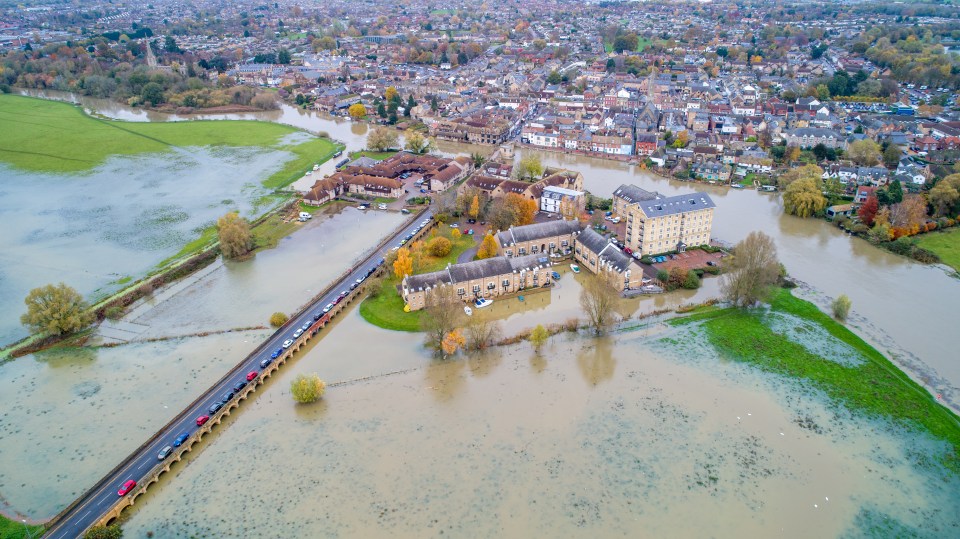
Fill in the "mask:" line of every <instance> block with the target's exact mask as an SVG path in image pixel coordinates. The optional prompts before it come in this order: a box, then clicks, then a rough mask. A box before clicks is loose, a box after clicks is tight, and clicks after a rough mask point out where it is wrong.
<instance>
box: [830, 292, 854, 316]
mask: <svg viewBox="0 0 960 539" xmlns="http://www.w3.org/2000/svg"><path fill="white" fill-rule="evenodd" d="M851 303H852V302H851V301H850V298H848V297H847V295H846V294H841V295H840V297H838V298H837V299H835V300H833V303H832V304H830V307H831V309H832V310H833V317H834V318H836V319H837V320H840V321H841V322H843V321H844V320H846V319H847V315H848V314H850V305H851Z"/></svg>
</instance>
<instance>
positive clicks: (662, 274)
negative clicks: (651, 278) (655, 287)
mask: <svg viewBox="0 0 960 539" xmlns="http://www.w3.org/2000/svg"><path fill="white" fill-rule="evenodd" d="M657 280H658V281H660V282H661V283H664V284H666V283H667V281H669V280H670V273H668V272H667V270H657Z"/></svg>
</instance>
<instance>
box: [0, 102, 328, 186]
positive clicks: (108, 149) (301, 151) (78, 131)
mask: <svg viewBox="0 0 960 539" xmlns="http://www.w3.org/2000/svg"><path fill="white" fill-rule="evenodd" d="M0 124H2V125H3V126H4V128H3V129H2V130H0V161H5V162H7V163H10V164H11V165H13V166H15V167H17V168H20V169H24V170H29V171H36V172H82V171H87V170H90V169H93V168H94V167H97V166H99V165H101V164H103V163H104V161H106V159H107V158H108V157H110V156H116V155H135V154H143V153H151V152H166V151H170V150H173V149H175V148H182V147H192V146H194V147H195V146H233V147H240V146H250V147H263V148H267V149H272V150H280V151H288V152H291V153H292V154H294V155H295V156H296V158H295V159H291V160H290V161H288V162H287V163H286V164H285V165H284V167H283V168H282V169H281V170H279V171H277V172H275V173H274V174H273V175H271V176H270V177H269V178H265V179H264V180H263V186H264V187H267V188H277V187H283V186H285V185H287V184H289V183H290V182H292V181H293V180H295V179H296V178H298V177H300V176H301V175H302V173H303V171H304V170H307V169H308V168H309V167H311V166H312V165H313V164H314V163H320V162H323V161H326V160H327V159H329V158H330V156H331V155H333V153H334V152H335V151H336V150H337V149H338V146H337V145H336V144H335V143H334V142H332V141H331V140H329V139H326V138H317V137H313V136H310V135H308V134H307V133H304V132H303V131H301V130H298V129H296V128H293V127H289V126H285V125H280V124H275V123H269V122H258V121H246V120H195V121H188V122H156V123H155V122H121V121H112V120H102V119H99V118H93V117H91V116H88V115H86V114H85V113H84V112H83V110H81V109H80V108H79V107H77V106H75V105H70V104H67V103H60V102H55V101H47V100H44V99H36V98H32V97H23V96H15V95H0ZM297 135H302V136H297Z"/></svg>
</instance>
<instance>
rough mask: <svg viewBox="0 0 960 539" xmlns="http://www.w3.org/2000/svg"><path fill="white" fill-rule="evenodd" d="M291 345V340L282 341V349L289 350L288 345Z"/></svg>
mask: <svg viewBox="0 0 960 539" xmlns="http://www.w3.org/2000/svg"><path fill="white" fill-rule="evenodd" d="M291 344H293V339H287V340H285V341H283V347H284V348H290V345H291Z"/></svg>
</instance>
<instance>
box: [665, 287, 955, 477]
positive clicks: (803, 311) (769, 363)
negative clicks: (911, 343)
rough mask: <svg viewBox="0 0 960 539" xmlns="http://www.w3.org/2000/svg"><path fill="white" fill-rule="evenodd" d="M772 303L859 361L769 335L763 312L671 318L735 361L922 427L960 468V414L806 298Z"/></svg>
mask: <svg viewBox="0 0 960 539" xmlns="http://www.w3.org/2000/svg"><path fill="white" fill-rule="evenodd" d="M771 309H772V310H773V311H774V312H781V313H786V314H789V315H793V316H796V317H799V318H803V319H805V320H809V321H811V322H814V323H816V324H818V325H820V326H822V327H823V328H824V329H825V330H826V331H827V332H828V333H830V335H832V336H833V337H835V338H837V339H838V340H840V341H842V342H843V343H846V344H847V345H849V346H851V347H852V348H854V349H855V350H857V351H858V352H860V354H861V355H862V356H863V358H864V359H865V361H864V362H863V363H862V364H860V365H857V366H847V365H842V364H840V363H838V362H834V361H831V360H830V359H827V358H823V357H820V356H817V355H815V354H813V353H811V352H810V351H808V350H807V349H806V348H804V347H803V346H801V345H800V344H798V343H796V342H794V341H792V340H790V339H789V338H788V337H786V336H783V335H779V334H777V333H774V332H773V331H772V330H771V329H770V328H769V327H768V326H767V325H766V324H764V322H763V320H762V316H763V312H762V311H756V310H742V309H734V308H725V309H719V308H708V309H701V310H699V311H698V312H696V313H694V314H691V315H690V316H687V317H683V318H678V319H675V320H673V321H672V323H673V324H675V325H680V324H686V323H691V322H702V323H703V328H704V329H705V330H706V335H707V338H708V339H709V341H710V343H711V344H712V345H713V346H714V347H716V348H717V349H718V350H719V351H720V352H721V353H722V354H723V355H724V356H726V357H728V358H729V359H731V360H733V361H738V362H744V363H750V364H752V365H755V366H757V367H759V368H760V369H763V370H765V371H768V372H772V373H776V374H780V375H786V376H790V377H793V378H800V379H805V380H809V381H810V382H811V383H812V384H813V385H814V386H815V387H817V388H818V389H820V390H822V391H824V392H825V393H826V394H827V395H828V396H829V397H830V398H831V399H833V400H835V401H836V402H838V403H840V404H842V405H844V406H845V407H847V408H848V409H851V410H854V411H860V412H863V413H865V414H867V415H868V416H877V417H885V418H889V419H893V420H894V421H895V422H897V423H899V424H901V425H904V426H906V427H908V428H912V429H921V430H926V431H927V432H929V433H930V434H932V435H933V436H935V437H936V438H938V439H941V440H944V441H946V442H947V443H949V444H950V445H951V446H952V450H951V451H950V452H948V453H947V454H945V455H944V456H943V459H942V462H943V463H944V464H945V465H946V466H947V467H948V468H950V469H951V470H953V471H954V472H957V473H960V419H958V418H957V416H956V415H954V414H953V413H952V412H951V411H950V410H949V409H947V408H946V407H944V406H942V405H940V404H939V403H937V401H936V400H935V399H934V398H933V397H932V396H931V395H930V393H929V392H928V391H927V390H925V389H924V388H923V387H921V386H920V385H919V384H917V383H916V382H914V381H913V380H911V379H910V377H909V376H907V375H906V374H905V373H904V372H903V371H901V370H900V369H898V368H897V367H896V366H895V365H894V364H893V363H891V362H890V360H888V359H887V358H886V357H884V356H883V354H881V353H880V352H878V351H877V350H876V349H875V348H873V347H872V346H870V345H869V344H867V343H866V342H864V341H863V339H861V338H860V337H858V336H857V335H855V334H854V333H853V332H852V331H850V330H849V329H847V328H846V327H845V326H844V325H843V324H841V323H839V322H837V321H836V320H834V319H832V318H830V317H829V316H827V315H826V314H824V313H823V312H822V311H820V309H818V308H817V307H816V306H815V305H813V304H812V303H810V302H807V301H804V300H801V299H798V298H796V297H794V296H793V295H792V294H791V293H790V292H789V291H788V290H778V291H777V292H776V293H775V295H774V297H773V298H772V301H771Z"/></svg>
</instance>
